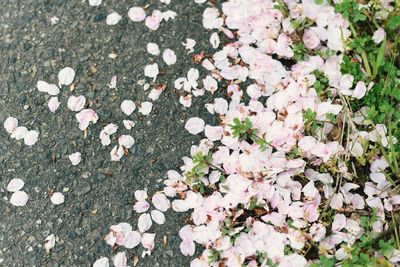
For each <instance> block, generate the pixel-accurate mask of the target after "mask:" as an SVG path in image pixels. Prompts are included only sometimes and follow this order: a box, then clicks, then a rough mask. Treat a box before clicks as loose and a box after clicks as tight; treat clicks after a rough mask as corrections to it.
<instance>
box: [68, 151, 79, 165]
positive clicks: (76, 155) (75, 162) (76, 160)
mask: <svg viewBox="0 0 400 267" xmlns="http://www.w3.org/2000/svg"><path fill="white" fill-rule="evenodd" d="M68 158H69V160H70V161H71V164H72V166H76V165H78V164H79V163H80V162H81V159H82V156H81V153H80V152H75V153H72V154H71V155H69V156H68Z"/></svg>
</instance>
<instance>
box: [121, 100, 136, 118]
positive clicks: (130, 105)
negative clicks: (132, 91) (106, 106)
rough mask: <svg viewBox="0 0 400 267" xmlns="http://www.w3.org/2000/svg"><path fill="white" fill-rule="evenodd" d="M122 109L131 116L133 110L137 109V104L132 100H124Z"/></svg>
mask: <svg viewBox="0 0 400 267" xmlns="http://www.w3.org/2000/svg"><path fill="white" fill-rule="evenodd" d="M121 109H122V112H124V113H125V114H126V115H128V116H129V115H131V114H132V113H133V111H135V109H136V105H135V103H134V102H133V101H132V100H124V101H123V102H122V103H121Z"/></svg>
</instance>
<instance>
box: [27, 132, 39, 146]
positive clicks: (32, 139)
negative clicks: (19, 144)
mask: <svg viewBox="0 0 400 267" xmlns="http://www.w3.org/2000/svg"><path fill="white" fill-rule="evenodd" d="M38 139H39V133H38V132H37V131H35V130H31V131H29V132H27V133H26V135H25V136H24V143H25V145H27V146H33V145H34V144H36V142H37V141H38Z"/></svg>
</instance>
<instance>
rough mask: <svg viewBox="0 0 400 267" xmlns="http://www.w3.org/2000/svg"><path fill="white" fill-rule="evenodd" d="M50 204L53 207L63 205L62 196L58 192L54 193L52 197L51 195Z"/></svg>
mask: <svg viewBox="0 0 400 267" xmlns="http://www.w3.org/2000/svg"><path fill="white" fill-rule="evenodd" d="M50 200H51V203H53V204H54V205H60V204H62V203H64V200H65V198H64V195H63V194H62V193H60V192H54V193H53V195H51V197H50Z"/></svg>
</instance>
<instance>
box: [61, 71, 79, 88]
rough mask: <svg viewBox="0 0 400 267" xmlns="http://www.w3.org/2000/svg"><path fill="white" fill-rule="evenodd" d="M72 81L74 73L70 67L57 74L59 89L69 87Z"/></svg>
mask: <svg viewBox="0 0 400 267" xmlns="http://www.w3.org/2000/svg"><path fill="white" fill-rule="evenodd" d="M74 79H75V71H74V70H73V69H72V68H70V67H66V68H63V69H62V70H61V71H60V72H59V73H58V86H59V87H61V86H62V85H70V84H71V83H72V82H73V81H74Z"/></svg>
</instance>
